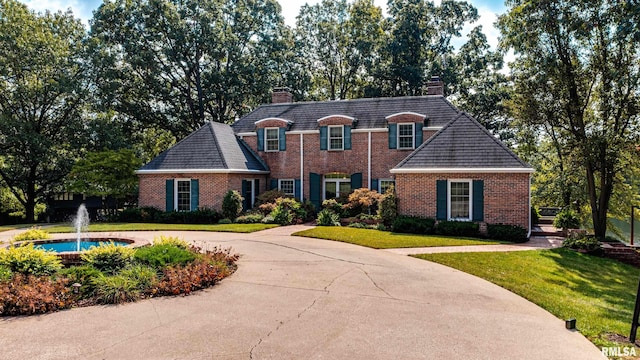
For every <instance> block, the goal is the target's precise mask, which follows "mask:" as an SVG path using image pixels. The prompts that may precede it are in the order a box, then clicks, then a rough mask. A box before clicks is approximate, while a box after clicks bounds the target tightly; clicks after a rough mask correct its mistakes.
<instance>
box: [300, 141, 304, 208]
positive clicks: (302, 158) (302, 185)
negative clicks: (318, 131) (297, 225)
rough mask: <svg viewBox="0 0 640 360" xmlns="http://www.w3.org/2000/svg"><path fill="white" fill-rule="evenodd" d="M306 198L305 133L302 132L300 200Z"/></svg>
mask: <svg viewBox="0 0 640 360" xmlns="http://www.w3.org/2000/svg"><path fill="white" fill-rule="evenodd" d="M303 200H304V134H302V133H300V202H302V201H303Z"/></svg>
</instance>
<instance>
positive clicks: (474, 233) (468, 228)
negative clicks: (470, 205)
mask: <svg viewBox="0 0 640 360" xmlns="http://www.w3.org/2000/svg"><path fill="white" fill-rule="evenodd" d="M436 234H439V235H449V236H464V237H479V236H480V226H479V225H478V224H477V223H473V222H466V221H440V222H438V225H437V226H436Z"/></svg>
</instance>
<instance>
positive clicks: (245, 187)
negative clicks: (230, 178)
mask: <svg viewBox="0 0 640 360" xmlns="http://www.w3.org/2000/svg"><path fill="white" fill-rule="evenodd" d="M250 191H251V182H250V181H249V180H242V198H243V200H242V210H245V211H246V210H249V205H250V204H251V203H250V201H251V199H249V192H250ZM232 220H233V219H232Z"/></svg>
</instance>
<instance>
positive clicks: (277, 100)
mask: <svg viewBox="0 0 640 360" xmlns="http://www.w3.org/2000/svg"><path fill="white" fill-rule="evenodd" d="M290 102H293V94H292V93H291V89H289V88H288V87H277V88H273V91H272V92H271V103H272V104H284V103H290Z"/></svg>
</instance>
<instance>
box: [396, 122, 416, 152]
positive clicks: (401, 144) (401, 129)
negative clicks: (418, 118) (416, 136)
mask: <svg viewBox="0 0 640 360" xmlns="http://www.w3.org/2000/svg"><path fill="white" fill-rule="evenodd" d="M414 125H415V124H414V123H409V124H398V149H413V129H414Z"/></svg>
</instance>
